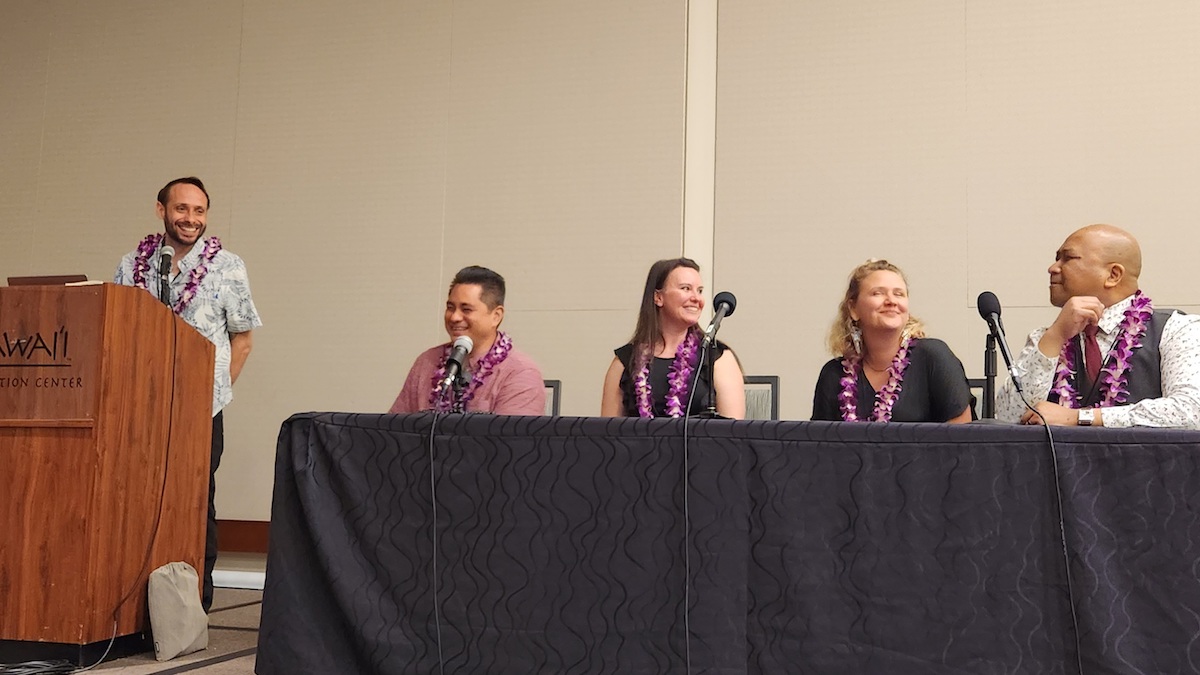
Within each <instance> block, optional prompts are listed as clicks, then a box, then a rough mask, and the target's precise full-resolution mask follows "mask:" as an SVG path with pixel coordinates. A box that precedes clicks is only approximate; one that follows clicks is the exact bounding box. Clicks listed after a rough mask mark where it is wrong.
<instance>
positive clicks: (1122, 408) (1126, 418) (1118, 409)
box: [1100, 405, 1133, 429]
mask: <svg viewBox="0 0 1200 675" xmlns="http://www.w3.org/2000/svg"><path fill="white" fill-rule="evenodd" d="M1100 420H1101V422H1103V424H1104V426H1106V427H1112V428H1113V429H1120V428H1125V427H1131V426H1133V413H1132V411H1131V410H1130V409H1129V406H1127V405H1118V406H1113V407H1111V408H1100Z"/></svg>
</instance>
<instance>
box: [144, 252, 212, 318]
mask: <svg viewBox="0 0 1200 675" xmlns="http://www.w3.org/2000/svg"><path fill="white" fill-rule="evenodd" d="M162 240H163V235H162V234H149V235H146V238H145V239H143V240H142V241H141V242H139V243H138V247H137V255H136V256H134V258H133V285H134V286H137V287H138V288H145V289H147V290H149V288H150V283H149V281H148V280H147V279H146V273H147V272H149V271H150V259H151V258H153V257H154V252H155V251H157V250H158V248H159V246H161V245H162ZM220 252H221V240H220V239H217V238H216V237H209V238H208V242H207V243H206V244H205V245H204V251H203V252H202V253H201V254H200V262H199V263H197V264H196V266H195V267H194V268H192V271H191V272H190V273H189V274H188V279H187V283H186V284H184V286H183V293H180V294H179V299H178V300H176V301H175V304H174V306H173V307H172V309H173V310H175V313H176V314H183V310H185V309H187V306H188V305H190V304H192V300H194V299H195V297H196V292H197V291H199V290H200V282H202V281H204V277H205V276H206V275H208V265H209V264H210V263H211V262H212V261H213V259H214V258H216V257H217V254H218V253H220Z"/></svg>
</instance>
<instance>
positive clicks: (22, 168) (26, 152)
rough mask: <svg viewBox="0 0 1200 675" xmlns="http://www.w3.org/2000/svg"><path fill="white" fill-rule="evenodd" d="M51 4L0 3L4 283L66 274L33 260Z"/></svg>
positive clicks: (0, 264)
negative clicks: (18, 278)
mask: <svg viewBox="0 0 1200 675" xmlns="http://www.w3.org/2000/svg"><path fill="white" fill-rule="evenodd" d="M53 9H54V8H53V6H52V5H51V3H46V2H37V1H33V0H28V1H23V2H4V3H0V26H5V28H4V29H3V33H2V35H3V37H4V39H0V120H3V123H0V157H3V158H4V159H3V161H0V186H3V187H0V235H2V236H3V239H2V240H0V281H3V279H4V278H6V277H9V276H15V275H25V274H39V273H46V274H53V273H55V271H62V270H66V269H67V268H66V267H64V266H63V265H62V264H60V263H58V262H56V261H53V260H36V259H35V258H34V257H33V242H34V233H35V232H36V230H37V228H36V219H37V203H38V199H37V187H38V164H39V162H40V161H41V151H42V132H43V129H44V126H43V121H44V115H45V98H46V60H47V55H48V54H49V51H50V27H51V26H52V25H53V22H54V11H53Z"/></svg>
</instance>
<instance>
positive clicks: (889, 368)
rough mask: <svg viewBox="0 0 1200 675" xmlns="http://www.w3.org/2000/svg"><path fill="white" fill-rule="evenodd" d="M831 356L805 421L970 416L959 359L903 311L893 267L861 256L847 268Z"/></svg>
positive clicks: (904, 287) (904, 297) (903, 296)
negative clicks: (860, 260)
mask: <svg viewBox="0 0 1200 675" xmlns="http://www.w3.org/2000/svg"><path fill="white" fill-rule="evenodd" d="M829 348H830V350H831V351H832V352H833V353H834V354H835V355H837V358H834V359H832V360H830V361H829V362H828V363H826V364H825V367H824V368H822V369H821V375H820V377H819V378H818V379H817V388H816V392H815V393H814V394H813V419H814V420H831V421H843V422H854V421H863V422H970V421H971V390H970V388H969V387H968V385H967V375H966V372H965V371H963V366H962V362H961V361H959V360H958V357H957V356H955V355H954V352H952V351H950V347H948V346H947V345H946V343H945V342H942V341H941V340H935V339H933V338H927V337H925V327H924V326H922V325H921V322H920V321H919V320H918V319H916V318H915V317H913V316H911V315H909V313H908V282H907V281H906V280H905V279H904V273H903V272H901V271H900V268H899V267H896V266H895V265H893V264H891V263H889V262H888V261H886V260H869V261H867V262H866V263H863V264H862V265H859V266H858V267H856V268H855V269H854V271H853V272H851V273H850V283H849V286H848V287H847V288H846V297H845V298H844V299H843V300H842V304H841V305H840V306H839V307H838V317H837V319H836V320H835V321H834V322H833V328H832V329H831V330H830V332H829Z"/></svg>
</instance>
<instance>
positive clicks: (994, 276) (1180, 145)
mask: <svg viewBox="0 0 1200 675" xmlns="http://www.w3.org/2000/svg"><path fill="white" fill-rule="evenodd" d="M966 16H967V21H966V27H967V44H968V49H967V59H966V66H967V68H966V71H967V93H968V98H967V102H968V103H967V108H966V110H967V126H968V138H969V139H970V143H969V148H970V151H969V152H968V161H969V175H970V213H969V218H968V221H967V222H968V226H969V234H970V242H971V245H970V256H969V261H970V270H971V272H970V279H971V287H972V289H973V290H976V291H978V290H984V289H991V290H994V291H996V293H997V295H999V297H1000V299H1001V301H1002V302H1004V303H1005V306H1006V307H1008V306H1044V305H1045V304H1046V303H1047V293H1046V279H1047V277H1046V273H1045V270H1046V268H1047V267H1048V266H1049V265H1050V263H1051V262H1052V261H1053V258H1054V251H1055V249H1057V247H1058V246H1059V245H1060V244H1061V243H1062V241H1063V239H1065V238H1066V236H1067V235H1068V234H1069V233H1070V232H1071V231H1073V230H1074V229H1076V228H1078V227H1081V226H1083V225H1086V224H1088V223H1093V222H1110V223H1113V224H1115V225H1119V226H1122V227H1125V228H1127V229H1129V230H1130V231H1132V232H1133V233H1134V234H1135V235H1136V236H1137V237H1138V238H1139V239H1140V241H1141V244H1142V248H1143V251H1144V253H1145V257H1146V266H1145V270H1146V273H1145V274H1144V275H1143V277H1142V281H1143V287H1144V288H1145V289H1146V290H1147V291H1148V292H1149V293H1151V294H1152V296H1153V297H1154V298H1155V299H1156V300H1158V301H1160V302H1162V303H1167V304H1176V305H1178V304H1183V303H1195V302H1196V301H1197V300H1200V294H1198V292H1197V290H1196V287H1195V284H1193V283H1191V280H1190V279H1189V278H1188V277H1189V276H1190V275H1188V274H1187V272H1188V270H1190V269H1191V266H1192V265H1191V263H1192V261H1193V260H1194V259H1195V256H1196V247H1195V246H1194V245H1193V242H1194V241H1195V236H1194V234H1193V232H1194V231H1195V227H1196V215H1195V214H1196V213H1197V212H1200V192H1198V191H1197V190H1196V189H1195V186H1196V185H1197V183H1198V182H1200V125H1197V123H1196V121H1197V119H1198V118H1200V43H1198V42H1197V40H1196V36H1197V35H1200V4H1197V3H1195V2H1192V1H1190V0H1172V1H1164V2H1155V3H1148V4H1129V3H1122V2H1111V1H1107V2H1091V1H1090V0H1089V1H1083V0H1077V1H1073V2H1056V3H1040V2H1032V1H1024V0H1023V1H1020V2H1005V3H968V5H967V15H966ZM1181 244H1182V245H1181ZM1010 329H1015V326H1013V325H1012V324H1010Z"/></svg>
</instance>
